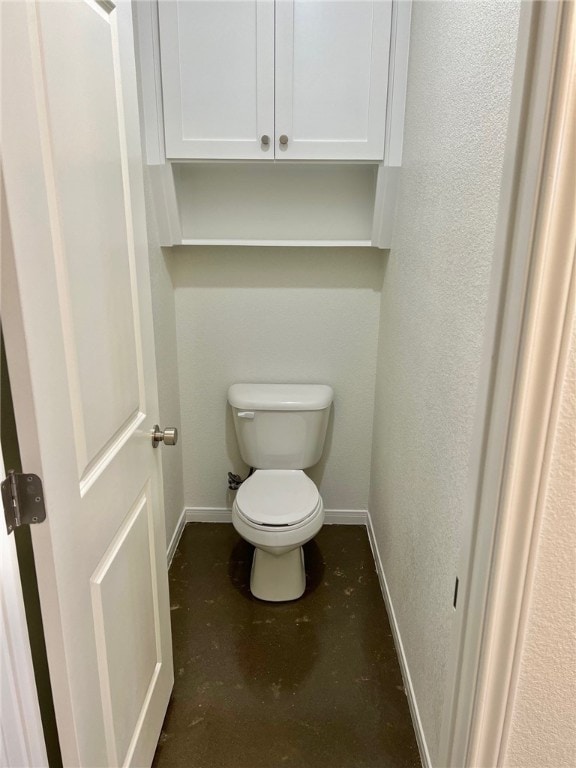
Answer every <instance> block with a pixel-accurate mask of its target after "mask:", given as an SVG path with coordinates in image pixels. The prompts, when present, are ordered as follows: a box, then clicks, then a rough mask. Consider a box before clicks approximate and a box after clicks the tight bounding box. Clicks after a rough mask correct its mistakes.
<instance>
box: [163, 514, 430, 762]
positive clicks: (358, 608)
mask: <svg viewBox="0 0 576 768" xmlns="http://www.w3.org/2000/svg"><path fill="white" fill-rule="evenodd" d="M252 551H253V550H252V547H251V546H250V545H249V544H247V543H246V542H244V541H243V540H242V539H240V537H239V536H238V535H237V534H236V532H235V530H234V528H233V527H232V526H231V525H226V524H210V523H192V524H189V525H187V526H186V529H185V531H184V534H183V536H182V539H181V541H180V544H179V546H178V550H177V552H176V554H175V556H174V561H173V563H172V567H171V570H170V596H171V608H172V634H173V642H174V667H175V676H176V682H175V684H174V692H173V695H172V699H171V703H170V705H169V708H168V712H167V714H166V719H165V721H164V726H163V730H162V734H161V737H160V741H159V744H158V748H157V750H156V755H155V758H154V763H153V766H155V768H164V767H166V768H168V767H169V768H178V767H179V766H186V767H187V768H191V767H194V768H277V767H278V768H283V767H284V766H292V768H324V767H326V768H396V767H397V766H398V768H399V767H400V766H402V767H404V766H420V759H419V756H418V748H417V745H416V740H415V736H414V731H413V728H412V722H411V719H410V713H409V710H408V703H407V699H406V694H405V692H404V688H403V684H402V678H401V675H400V668H399V665H398V660H397V657H396V652H395V650H394V644H393V641H392V636H391V631H390V626H389V623H388V619H387V617H386V611H385V608H384V603H383V600H382V595H381V592H380V587H379V584H378V578H377V575H376V572H375V568H374V560H373V558H372V554H371V551H370V545H369V542H368V537H367V535H366V530H365V529H364V528H363V527H361V526H335V525H332V526H324V528H323V529H322V530H321V532H320V533H319V535H318V536H317V537H316V539H315V540H314V541H312V542H309V543H308V544H307V545H306V546H305V548H304V551H305V557H306V572H307V589H306V592H305V594H304V596H303V597H302V598H301V599H300V600H297V601H295V602H292V603H264V602H261V601H259V600H256V599H255V598H254V597H252V595H251V594H250V590H249V586H248V585H249V578H250V565H251V560H252Z"/></svg>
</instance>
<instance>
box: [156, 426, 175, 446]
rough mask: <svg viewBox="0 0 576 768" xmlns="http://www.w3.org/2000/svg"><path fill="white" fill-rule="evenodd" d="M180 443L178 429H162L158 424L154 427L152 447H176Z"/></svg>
mask: <svg viewBox="0 0 576 768" xmlns="http://www.w3.org/2000/svg"><path fill="white" fill-rule="evenodd" d="M177 442H178V430H177V429H176V427H168V428H167V429H160V427H159V426H158V424H155V425H154V430H153V432H152V447H153V448H158V446H159V445H160V443H164V445H176V443H177Z"/></svg>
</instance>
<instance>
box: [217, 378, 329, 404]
mask: <svg viewBox="0 0 576 768" xmlns="http://www.w3.org/2000/svg"><path fill="white" fill-rule="evenodd" d="M333 397H334V392H333V390H332V387H329V386H328V385H327V384H232V386H231V387H230V389H229V390H228V402H229V403H230V405H231V406H232V407H233V408H243V409H246V410H251V411H320V410H322V409H324V408H328V406H329V405H330V403H331V402H332V399H333Z"/></svg>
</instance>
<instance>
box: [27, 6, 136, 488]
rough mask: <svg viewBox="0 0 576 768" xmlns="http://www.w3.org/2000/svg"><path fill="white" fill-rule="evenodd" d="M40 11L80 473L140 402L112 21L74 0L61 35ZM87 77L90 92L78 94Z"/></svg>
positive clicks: (52, 17) (50, 15) (57, 18)
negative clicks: (66, 34)
mask: <svg viewBox="0 0 576 768" xmlns="http://www.w3.org/2000/svg"><path fill="white" fill-rule="evenodd" d="M39 21H40V33H41V36H42V40H43V43H44V48H43V51H44V56H43V65H44V77H45V82H46V96H47V104H46V106H47V112H48V119H49V121H50V135H51V140H52V141H51V150H52V164H53V185H54V189H55V191H57V199H56V200H55V203H56V205H57V206H58V216H57V218H56V217H55V219H54V226H57V227H58V230H59V231H58V232H57V236H58V240H59V243H58V245H59V249H58V254H57V258H58V262H57V275H56V276H57V280H58V289H59V294H60V302H59V305H60V308H61V315H62V326H63V328H66V329H70V330H72V329H73V333H69V334H67V337H66V339H65V341H66V348H65V349H66V360H67V382H68V386H69V387H70V396H71V398H72V401H73V404H74V409H73V417H74V421H75V424H74V427H75V435H76V447H77V455H78V461H79V467H78V468H79V474H80V476H81V477H82V479H83V480H85V479H86V475H87V470H90V469H92V467H93V465H94V462H95V460H96V459H97V458H101V453H102V451H103V450H106V449H108V450H109V447H110V442H111V440H112V439H113V438H114V437H115V436H116V435H117V434H118V433H119V432H120V431H122V428H123V427H125V426H126V425H127V423H128V422H129V421H131V420H133V418H134V416H135V415H136V414H137V413H138V412H139V411H141V410H145V407H143V406H144V404H141V403H140V392H141V389H142V387H141V384H142V376H141V371H139V370H138V359H139V358H141V351H140V340H139V339H138V332H137V320H138V316H137V297H136V296H134V295H133V285H134V280H133V275H134V258H133V256H134V241H133V235H132V232H131V226H130V208H129V203H130V201H129V198H127V197H126V196H125V194H124V180H125V178H126V175H127V158H126V152H125V149H124V147H123V141H122V132H123V130H124V128H123V124H122V122H121V120H120V119H119V114H118V103H117V101H118V98H119V94H118V93H117V89H116V71H115V70H116V65H115V56H114V40H113V35H114V34H115V24H114V22H113V20H112V19H111V18H110V15H109V14H100V13H97V12H96V11H95V10H94V9H93V8H91V7H90V6H88V5H87V4H85V3H81V4H79V7H78V9H77V13H76V32H75V35H74V37H73V39H71V40H67V41H66V44H61V36H62V33H63V30H62V18H61V14H60V13H59V11H58V9H57V8H56V7H54V4H53V3H43V4H41V5H40V7H39ZM71 61H74V66H73V67H71V66H70V62H71ZM87 84H90V85H91V86H92V87H91V89H90V96H91V97H90V99H86V98H85V89H86V85H87ZM79 105H82V109H79V108H78V107H79ZM88 158H89V163H90V167H87V159H88ZM118 160H119V162H118ZM91 169H92V171H91ZM90 171H91V172H90ZM86 172H89V173H90V176H89V183H87V182H88V180H87V179H86V178H85V176H84V174H85V173H86ZM79 189H81V190H82V194H78V193H77V190H79ZM80 224H81V226H80ZM79 254H81V257H79Z"/></svg>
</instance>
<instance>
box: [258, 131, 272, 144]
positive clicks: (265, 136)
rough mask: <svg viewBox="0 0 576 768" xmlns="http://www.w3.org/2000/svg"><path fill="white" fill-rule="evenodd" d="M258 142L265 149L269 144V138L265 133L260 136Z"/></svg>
mask: <svg viewBox="0 0 576 768" xmlns="http://www.w3.org/2000/svg"><path fill="white" fill-rule="evenodd" d="M260 142H261V143H262V144H263V145H264V146H265V147H267V146H268V144H270V136H268V134H266V133H265V134H264V135H263V136H261V137H260Z"/></svg>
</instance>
